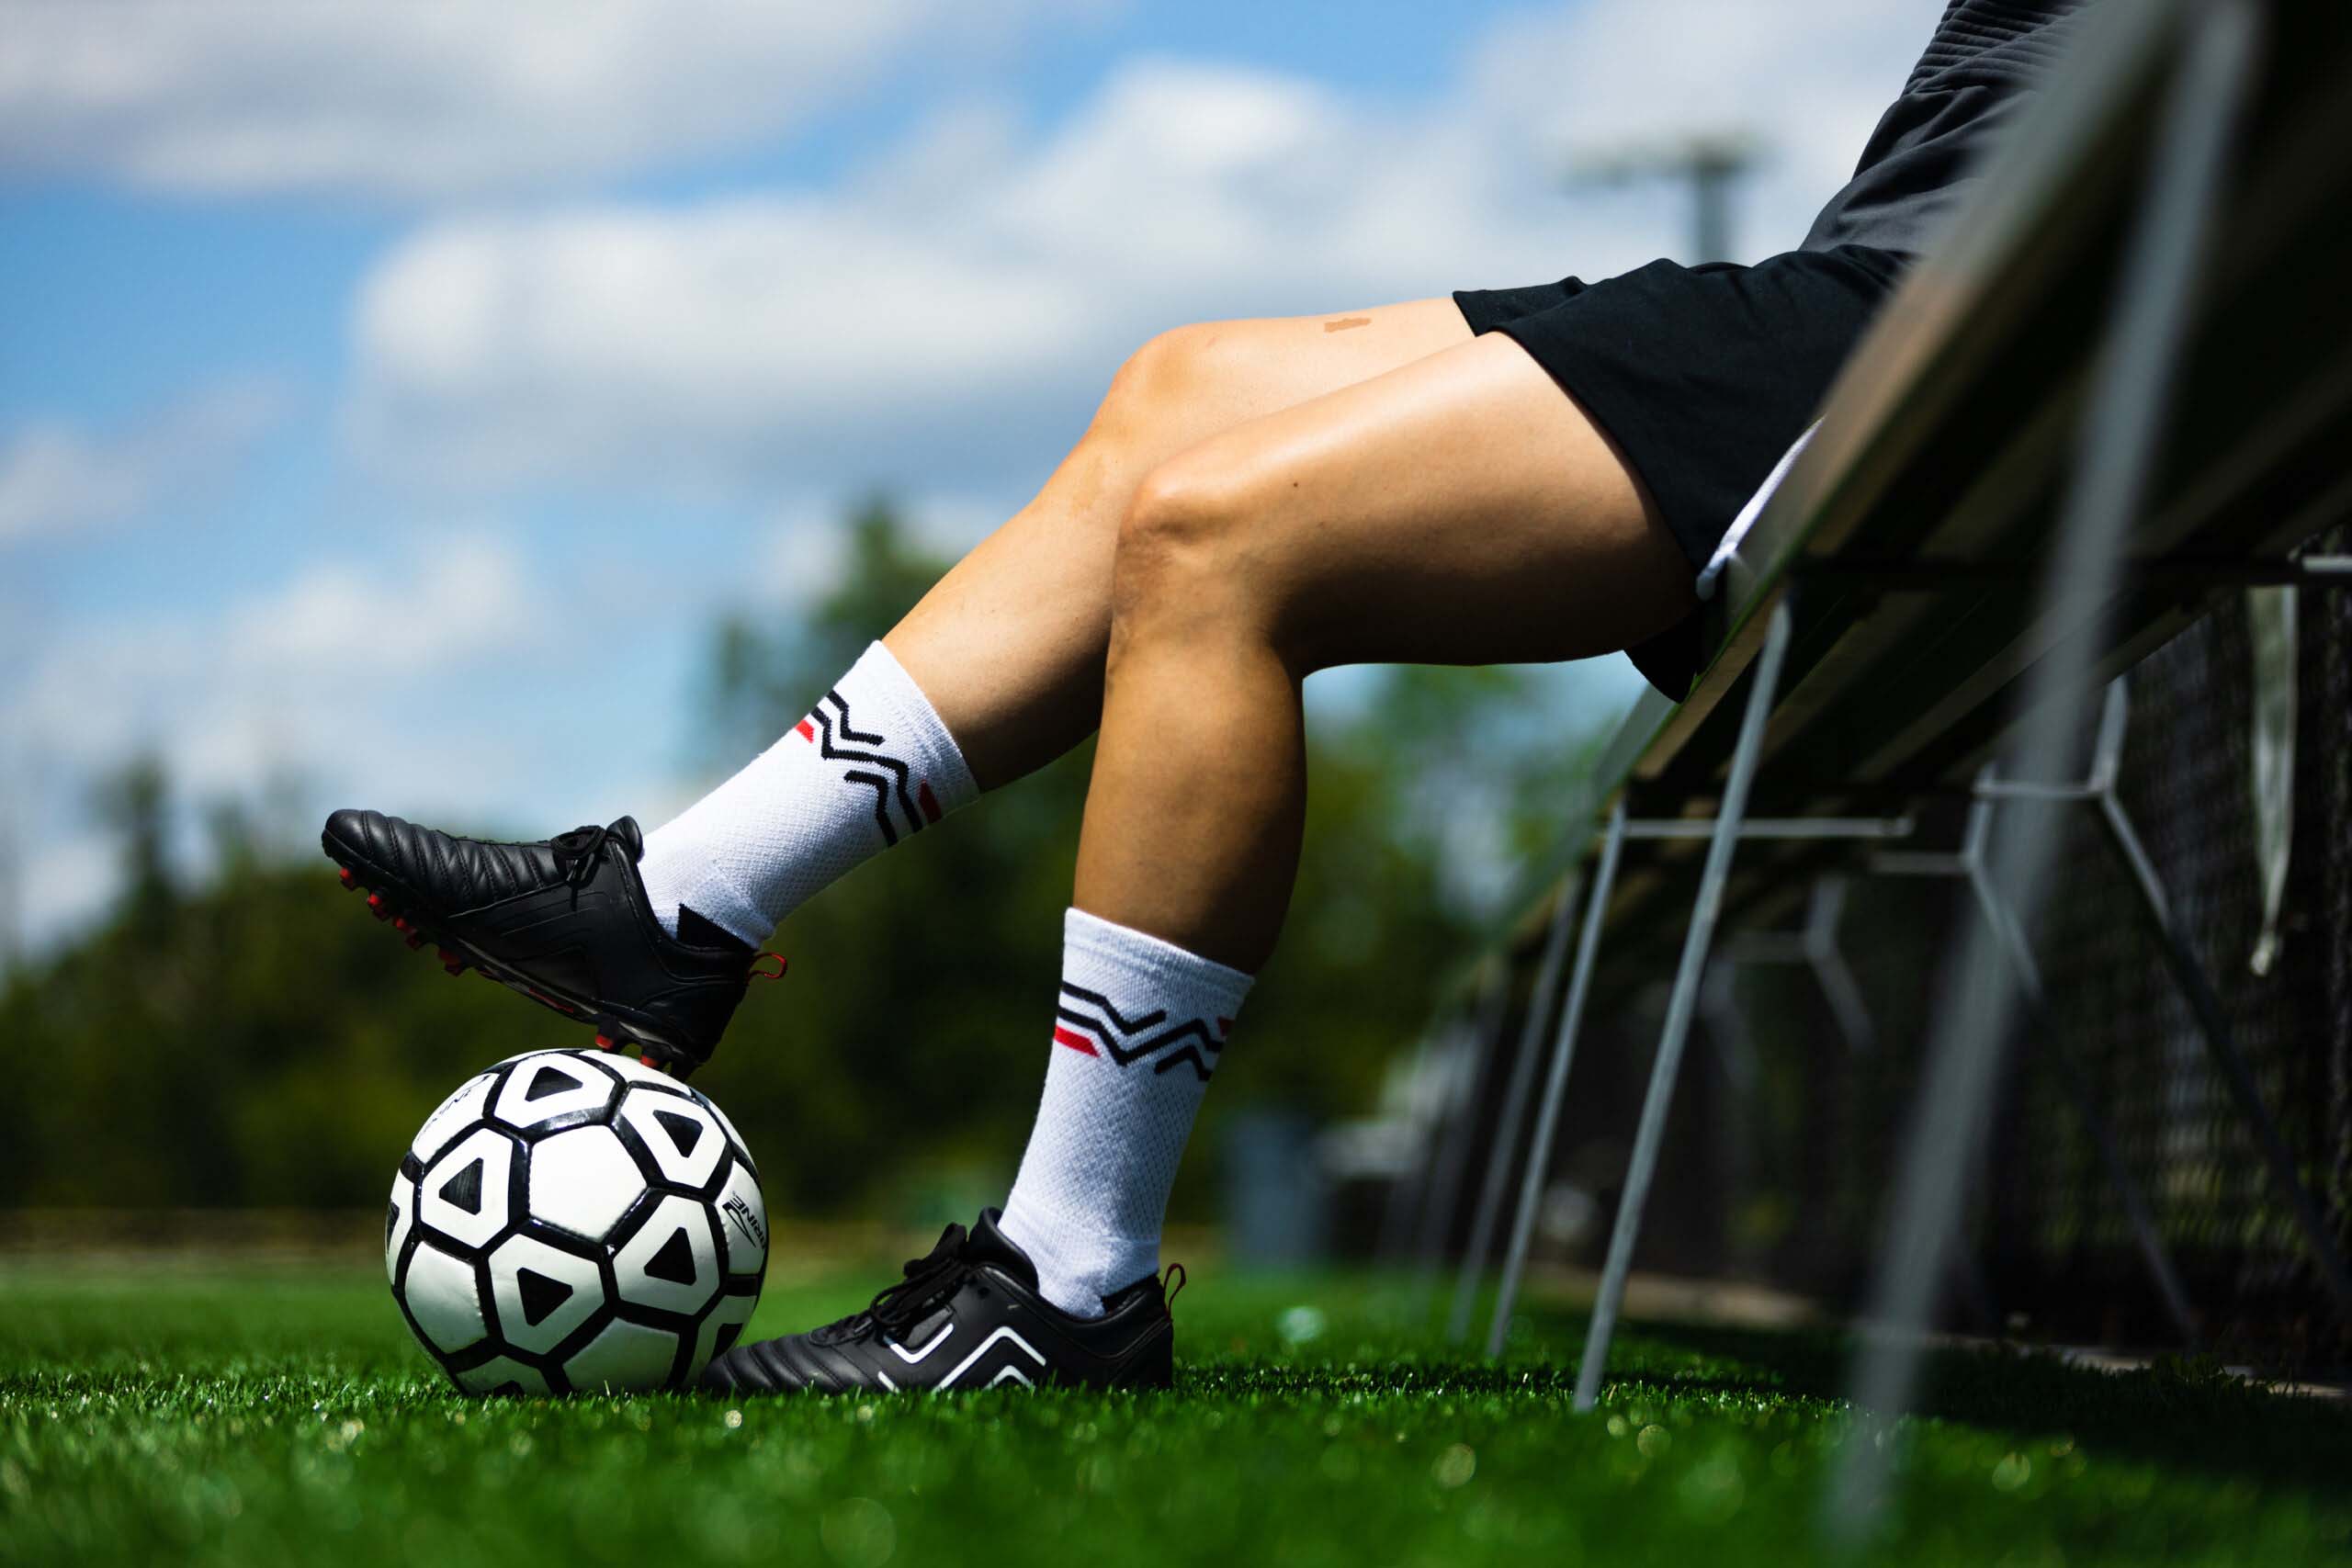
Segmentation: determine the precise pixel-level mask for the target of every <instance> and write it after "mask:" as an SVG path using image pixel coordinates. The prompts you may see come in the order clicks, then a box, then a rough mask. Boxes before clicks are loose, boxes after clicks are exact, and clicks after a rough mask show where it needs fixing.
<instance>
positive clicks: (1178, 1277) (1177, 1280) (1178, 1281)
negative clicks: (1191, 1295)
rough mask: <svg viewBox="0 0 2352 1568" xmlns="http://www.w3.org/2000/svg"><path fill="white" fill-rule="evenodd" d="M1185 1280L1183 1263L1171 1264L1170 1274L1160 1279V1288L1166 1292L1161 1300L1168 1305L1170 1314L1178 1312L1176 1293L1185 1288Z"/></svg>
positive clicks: (1167, 1273) (1163, 1275)
mask: <svg viewBox="0 0 2352 1568" xmlns="http://www.w3.org/2000/svg"><path fill="white" fill-rule="evenodd" d="M1185 1278H1186V1276H1185V1273H1184V1266H1183V1265H1182V1263H1170V1265H1169V1266H1168V1272H1166V1273H1165V1274H1162V1275H1161V1276H1160V1277H1159V1288H1160V1290H1161V1291H1162V1292H1164V1294H1162V1296H1161V1297H1160V1299H1161V1301H1163V1302H1165V1303H1167V1306H1168V1310H1169V1312H1170V1314H1173V1313H1174V1312H1175V1310H1176V1292H1179V1291H1181V1290H1182V1289H1183V1288H1184V1281H1185Z"/></svg>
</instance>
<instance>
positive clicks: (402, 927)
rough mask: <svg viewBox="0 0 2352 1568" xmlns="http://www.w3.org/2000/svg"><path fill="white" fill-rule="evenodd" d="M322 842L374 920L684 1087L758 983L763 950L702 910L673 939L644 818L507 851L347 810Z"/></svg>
mask: <svg viewBox="0 0 2352 1568" xmlns="http://www.w3.org/2000/svg"><path fill="white" fill-rule="evenodd" d="M319 841H320V843H321V844H322V846H323V847H324V848H325V850H326V852H327V858H328V859H329V860H332V861H334V863H336V864H337V865H340V866H341V867H342V868H343V885H344V886H345V887H348V888H351V889H353V890H354V891H356V892H364V893H366V894H367V896H368V912H369V913H371V914H373V915H374V916H375V917H376V918H377V919H379V920H390V921H391V923H392V929H393V930H394V931H399V932H400V933H401V934H402V935H403V936H405V937H407V938H408V944H409V946H411V947H412V948H417V947H423V946H424V945H425V943H427V942H431V943H433V944H435V947H437V948H438V950H439V952H440V955H441V964H442V967H444V968H446V969H447V970H448V972H449V973H450V974H452V975H462V974H463V973H465V972H466V971H467V970H468V969H478V970H480V971H481V973H482V974H484V975H486V976H489V977H490V978H492V979H493V980H496V981H498V982H499V983H500V984H502V985H504V986H507V987H511V988H513V989H515V990H516V991H519V992H521V993H522V994H523V995H524V996H526V997H528V998H531V999H532V1000H533V1001H535V1002H537V1003H538V1004H539V1005H540V1006H542V1007H546V1008H551V1009H553V1010H555V1011H557V1012H560V1013H561V1014H563V1015H564V1016H565V1017H566V1018H571V1019H577V1020H578V1021H581V1022H582V1023H585V1024H588V1025H591V1026H592V1027H594V1029H595V1031H596V1043H597V1044H598V1045H599V1046H601V1047H603V1048H604V1049H605V1050H607V1051H609V1050H614V1049H616V1048H619V1049H626V1050H628V1051H630V1052H633V1053H634V1054H635V1055H638V1056H639V1057H640V1058H641V1059H642V1060H643V1061H644V1062H645V1063H646V1065H647V1066H656V1067H661V1068H662V1069H664V1070H665V1071H668V1072H672V1073H675V1074H677V1075H678V1076H679V1077H684V1076H685V1075H686V1074H688V1073H690V1072H692V1071H693V1070H694V1069H695V1068H696V1067H698V1066H702V1065H703V1063H705V1062H707V1061H708V1060H709V1059H710V1054H711V1052H712V1051H714V1050H716V1049H717V1048H718V1037H719V1035H720V1034H721V1033H722V1032H724V1031H725V1030H726V1028H727V1021H728V1020H729V1019H730V1018H732V1017H733V1016H734V1015H735V1005H736V1004H737V1003H738V1002H740V1001H741V1000H742V999H743V989H744V986H745V983H746V982H747V981H748V980H749V979H750V977H751V976H752V963H753V958H754V954H753V953H752V949H751V948H750V947H749V946H748V945H746V944H745V943H743V942H738V941H737V940H736V939H735V938H734V937H733V936H732V935H730V934H729V932H727V931H722V930H720V929H719V928H718V926H716V925H713V924H712V923H711V922H710V921H708V920H707V919H703V918H702V917H701V916H700V915H697V914H695V912H694V911H693V910H691V909H684V910H681V911H680V912H679V917H678V935H677V936H674V937H673V936H672V935H670V934H669V932H667V931H663V930H662V923H661V922H660V921H659V920H657V919H654V917H653V910H652V907H651V906H650V904H649V903H648V902H647V901H646V897H645V883H644V880H643V879H642V878H641V877H640V876H639V874H638V870H637V863H638V861H639V858H640V857H641V856H642V855H643V854H644V853H645V836H644V834H642V833H641V832H639V830H638V826H637V822H636V819H635V818H628V817H624V818H621V819H620V820H619V821H617V822H616V823H614V824H613V825H612V826H611V827H609V828H598V827H594V826H590V827H586V828H574V829H572V830H571V832H569V833H562V834H559V835H558V836H557V837H555V838H553V839H548V840H542V841H540V842H537V843H530V844H499V843H491V842H488V841H486V840H480V839H460V838H456V837H454V836H452V835H450V834H447V833H442V832H436V831H435V829H431V828H420V827H418V826H417V825H416V824H415V823H413V822H403V821H401V819H400V818H397V817H388V816H386V815H385V814H384V813H382V812H380V811H351V810H345V811H338V812H336V813H335V814H334V816H332V817H330V818H327V826H326V831H325V832H323V833H322V834H321V835H320V840H319ZM771 956H772V955H771ZM783 962H784V961H783V960H782V959H780V958H779V959H776V963H777V964H778V965H779V967H778V968H777V969H775V971H773V973H774V974H775V975H778V976H780V975H781V974H782V973H783V970H782V968H781V967H780V966H781V965H782V964H783ZM760 973H761V974H763V975H767V974H770V973H771V972H770V971H767V970H762V971H760Z"/></svg>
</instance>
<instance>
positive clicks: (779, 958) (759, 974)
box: [747, 953, 792, 980]
mask: <svg viewBox="0 0 2352 1568" xmlns="http://www.w3.org/2000/svg"><path fill="white" fill-rule="evenodd" d="M771 958H773V959H775V968H773V969H763V968H761V967H760V965H761V964H764V963H766V962H767V961H768V960H769V959H771ZM791 967H792V961H791V960H790V959H788V958H786V956H785V955H784V954H783V953H761V954H760V955H759V956H758V957H757V958H754V959H752V972H751V974H750V975H749V976H747V978H749V979H753V980H781V979H783V978H784V975H785V971H786V970H787V969H789V968H791Z"/></svg>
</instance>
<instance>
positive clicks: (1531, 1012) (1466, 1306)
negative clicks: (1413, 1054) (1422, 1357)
mask: <svg viewBox="0 0 2352 1568" xmlns="http://www.w3.org/2000/svg"><path fill="white" fill-rule="evenodd" d="M1577 891H1578V889H1577V886H1576V881H1575V879H1574V878H1573V877H1571V878H1570V879H1569V881H1568V884H1567V886H1565V887H1562V888H1561V889H1560V895H1559V902H1558V904H1557V905H1556V906H1555V908H1554V909H1553V910H1552V920H1551V925H1550V928H1549V929H1548V930H1547V931H1546V932H1545V934H1544V957H1543V960H1542V961H1541V962H1540V963H1539V964H1537V965H1536V968H1535V987H1534V989H1532V990H1531V991H1530V992H1528V994H1527V1019H1526V1021H1525V1023H1524V1024H1523V1025H1522V1026H1521V1029H1520V1032H1519V1052H1518V1055H1514V1056H1513V1057H1512V1058H1511V1061H1510V1081H1509V1082H1508V1083H1507V1084H1506V1085H1505V1086H1504V1088H1503V1103H1502V1110H1501V1111H1500V1112H1499V1113H1498V1115H1497V1117H1496V1119H1495V1136H1494V1147H1492V1148H1491V1149H1489V1150H1488V1151H1487V1170H1486V1176H1485V1179H1484V1180H1483V1181H1482V1182H1481V1183H1480V1185H1479V1188H1478V1213H1477V1218H1476V1220H1475V1221H1473V1222H1472V1224H1471V1226H1470V1245H1469V1246H1468V1247H1464V1249H1463V1253H1462V1273H1461V1277H1460V1278H1459V1279H1457V1280H1455V1281H1454V1284H1453V1310H1452V1311H1451V1312H1450V1313H1448V1314H1447V1315H1446V1320H1445V1338H1446V1343H1448V1344H1449V1345H1459V1344H1461V1343H1462V1342H1463V1341H1464V1339H1466V1338H1468V1337H1470V1314H1471V1313H1472V1312H1473V1311H1474V1310H1476V1306H1477V1303H1478V1285H1479V1282H1480V1281H1481V1280H1483V1279H1484V1278H1485V1277H1486V1272H1487V1254H1488V1253H1489V1252H1491V1251H1492V1250H1493V1248H1494V1245H1495V1222H1496V1220H1497V1219H1498V1217H1499V1216H1500V1215H1501V1213H1502V1208H1503V1194H1504V1192H1505V1191H1506V1190H1508V1189H1509V1187H1510V1167H1511V1156H1513V1155H1515V1154H1517V1153H1518V1152H1519V1129H1520V1125H1521V1122H1525V1121H1526V1120H1527V1097H1528V1095H1529V1094H1530V1093H1531V1092H1532V1090H1533V1089H1534V1087H1535V1063H1536V1059H1537V1058H1538V1057H1540V1056H1541V1055H1543V1054H1544V1025H1545V1024H1546V1023H1548V1022H1550V1021H1551V1018H1552V1002H1553V998H1554V996H1555V992H1556V991H1557V990H1558V987H1559V984H1560V970H1561V967H1562V966H1563V964H1565V963H1566V959H1567V955H1568V933H1569V932H1570V931H1573V930H1574V929H1575V928H1576V923H1577V916H1576V910H1577Z"/></svg>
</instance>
